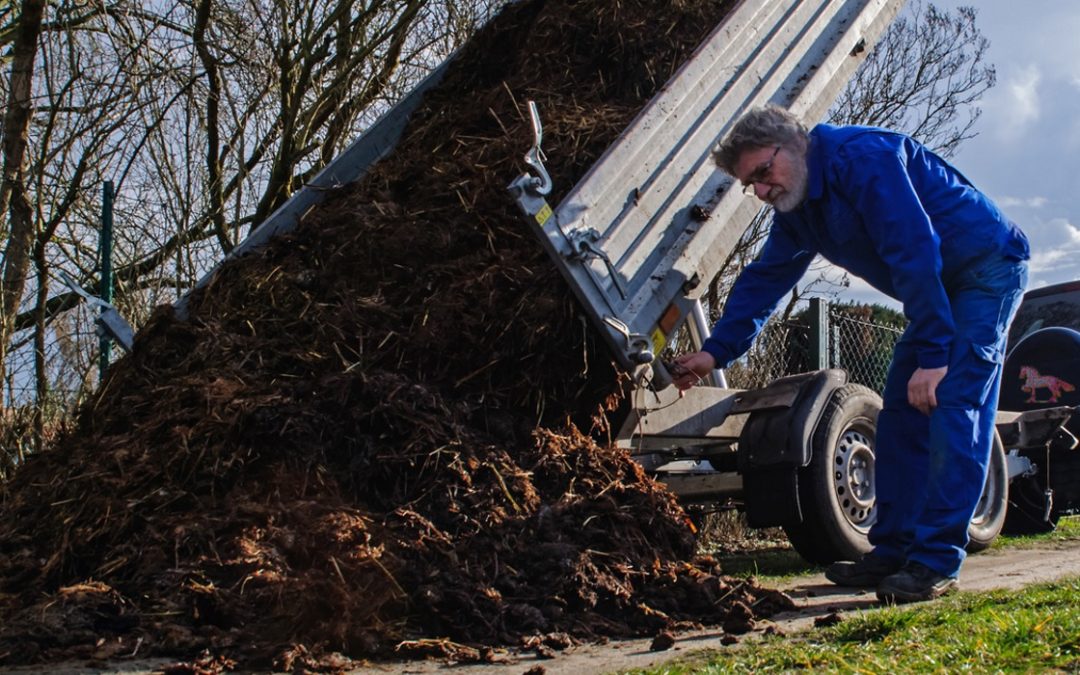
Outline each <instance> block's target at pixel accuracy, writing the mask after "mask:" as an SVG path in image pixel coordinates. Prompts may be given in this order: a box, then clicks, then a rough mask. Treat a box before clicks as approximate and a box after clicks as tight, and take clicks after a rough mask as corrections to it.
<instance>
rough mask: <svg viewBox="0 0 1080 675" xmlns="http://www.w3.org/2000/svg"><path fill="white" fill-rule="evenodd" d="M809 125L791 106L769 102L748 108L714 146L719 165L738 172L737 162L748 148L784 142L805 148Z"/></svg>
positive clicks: (724, 168)
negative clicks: (788, 107)
mask: <svg viewBox="0 0 1080 675" xmlns="http://www.w3.org/2000/svg"><path fill="white" fill-rule="evenodd" d="M807 142H808V141H807V130H806V125H804V124H803V123H802V122H800V121H799V118H797V117H795V116H794V115H792V114H791V113H790V112H788V111H787V110H785V109H783V108H781V107H779V106H776V105H771V104H770V105H766V106H763V107H761V108H753V109H751V110H749V111H748V112H746V113H745V114H744V115H743V116H742V117H741V118H739V121H738V122H736V123H735V126H733V127H732V128H731V131H729V132H728V134H727V136H726V137H724V140H722V141H721V142H720V144H719V145H718V146H716V149H714V150H713V159H715V160H716V165H717V166H719V167H720V169H721V170H722V171H724V172H725V173H727V174H729V175H732V176H734V175H735V164H736V163H737V162H738V161H739V156H740V155H741V154H742V153H743V152H744V151H746V150H756V149H757V148H767V147H769V146H773V145H783V146H785V147H787V148H790V149H793V150H803V149H805V148H806V145H807Z"/></svg>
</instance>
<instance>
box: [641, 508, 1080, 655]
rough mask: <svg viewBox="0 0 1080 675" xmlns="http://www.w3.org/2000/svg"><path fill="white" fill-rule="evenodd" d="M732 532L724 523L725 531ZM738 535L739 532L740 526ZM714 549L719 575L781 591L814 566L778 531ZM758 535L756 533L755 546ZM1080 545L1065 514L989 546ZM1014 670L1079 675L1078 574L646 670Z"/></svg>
mask: <svg viewBox="0 0 1080 675" xmlns="http://www.w3.org/2000/svg"><path fill="white" fill-rule="evenodd" d="M729 526H730V525H729ZM736 532H737V529H736ZM745 537H746V538H743V539H741V540H739V541H737V542H735V543H732V541H733V540H730V539H729V540H728V543H726V544H725V543H723V540H722V539H719V540H718V541H720V542H721V543H718V544H714V547H713V548H714V550H713V551H712V554H713V555H714V556H716V557H717V558H718V559H719V560H720V562H721V565H722V566H723V567H724V569H725V571H726V572H727V573H729V574H734V575H747V576H749V575H754V576H757V577H758V580H759V582H761V583H763V584H764V585H777V584H782V583H783V582H785V581H787V580H790V579H791V578H793V577H797V576H801V575H809V574H814V573H817V572H820V571H821V568H820V567H817V566H814V565H810V564H808V563H806V562H805V561H803V560H802V559H801V558H800V557H799V556H798V554H796V553H795V552H794V551H793V550H792V549H791V548H790V547H789V546H785V545H784V543H783V542H782V541H778V540H777V538H776V536H775V533H771V534H770V533H766V534H763V535H754V534H747V535H745ZM754 537H759V538H760V541H758V542H756V544H757V549H756V550H755V548H754V546H755V541H754ZM1077 540H1080V516H1071V517H1066V518H1062V519H1061V521H1060V522H1059V523H1058V527H1057V529H1056V530H1055V531H1054V532H1050V533H1047V534H1042V535H1034V536H1027V537H999V538H998V540H997V541H996V542H995V543H994V545H993V548H994V549H1000V550H1005V549H1010V548H1039V547H1043V548H1045V547H1048V546H1049V547H1052V546H1054V545H1055V544H1058V543H1063V542H1069V541H1077ZM808 669H812V670H815V671H820V672H826V673H829V672H838V673H908V672H915V673H953V672H977V673H983V672H1010V673H1011V672H1019V673H1046V672H1050V673H1080V578H1074V579H1068V580H1064V581H1060V582H1056V583H1052V584H1040V585H1035V586H1030V587H1027V588H1025V589H1024V590H1022V591H1019V592H1018V591H1015V590H1002V591H991V592H979V593H965V592H961V593H957V594H955V595H952V596H949V597H946V598H943V599H942V600H939V601H936V602H933V603H921V604H918V605H908V606H902V607H888V608H880V609H871V610H866V611H861V612H858V613H853V614H845V615H844V620H842V621H841V623H839V624H837V625H835V626H832V627H829V628H815V629H813V630H811V631H809V632H806V633H800V634H796V635H788V636H763V637H762V638H761V639H758V638H752V639H749V640H745V641H743V642H742V643H741V645H740V646H739V647H735V648H729V649H725V650H706V651H702V652H697V653H695V654H691V655H689V656H688V657H684V658H681V659H679V660H676V661H671V662H668V663H667V664H665V665H663V666H660V667H657V668H653V669H649V670H643V671H632V672H635V673H642V674H647V675H683V674H689V673H695V674H697V673H703V674H711V673H730V672H736V673H741V672H747V673H750V672H753V673H758V672H793V671H797V670H808Z"/></svg>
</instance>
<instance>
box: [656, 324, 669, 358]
mask: <svg viewBox="0 0 1080 675" xmlns="http://www.w3.org/2000/svg"><path fill="white" fill-rule="evenodd" d="M664 347H667V338H666V337H664V331H662V330H660V329H659V328H657V329H656V330H654V331H653V334H652V350H653V354H659V353H660V352H662V351H664Z"/></svg>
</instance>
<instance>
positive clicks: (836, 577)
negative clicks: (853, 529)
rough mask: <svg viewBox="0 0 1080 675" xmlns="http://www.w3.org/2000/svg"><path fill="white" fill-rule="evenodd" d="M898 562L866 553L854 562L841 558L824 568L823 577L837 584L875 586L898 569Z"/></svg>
mask: <svg viewBox="0 0 1080 675" xmlns="http://www.w3.org/2000/svg"><path fill="white" fill-rule="evenodd" d="M900 566H901V565H900V563H899V562H895V561H892V560H886V559H884V558H879V557H878V556H875V555H874V554H872V553H867V554H866V555H864V556H863V557H862V559H860V560H857V561H855V562H850V561H847V560H842V561H840V562H834V563H833V564H831V565H829V566H828V567H826V568H825V578H826V579H828V580H829V581H831V582H833V583H834V584H836V585H837V586H877V585H878V584H880V583H881V580H882V579H884V578H885V577H887V576H889V575H890V574H895V573H896V572H897V571H899V570H900Z"/></svg>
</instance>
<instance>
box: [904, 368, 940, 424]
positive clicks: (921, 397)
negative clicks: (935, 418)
mask: <svg viewBox="0 0 1080 675" xmlns="http://www.w3.org/2000/svg"><path fill="white" fill-rule="evenodd" d="M947 372H949V367H948V366H942V367H940V368H917V369H916V370H915V372H914V373H913V374H912V376H911V379H910V380H908V383H907V400H908V403H910V404H911V406H912V407H913V408H915V409H916V410H918V411H919V412H921V413H922V414H924V415H929V414H930V413H931V412H932V411H933V410H934V408H936V407H937V386H938V384H939V383H940V382H941V380H943V379H944V378H945V373H947Z"/></svg>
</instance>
